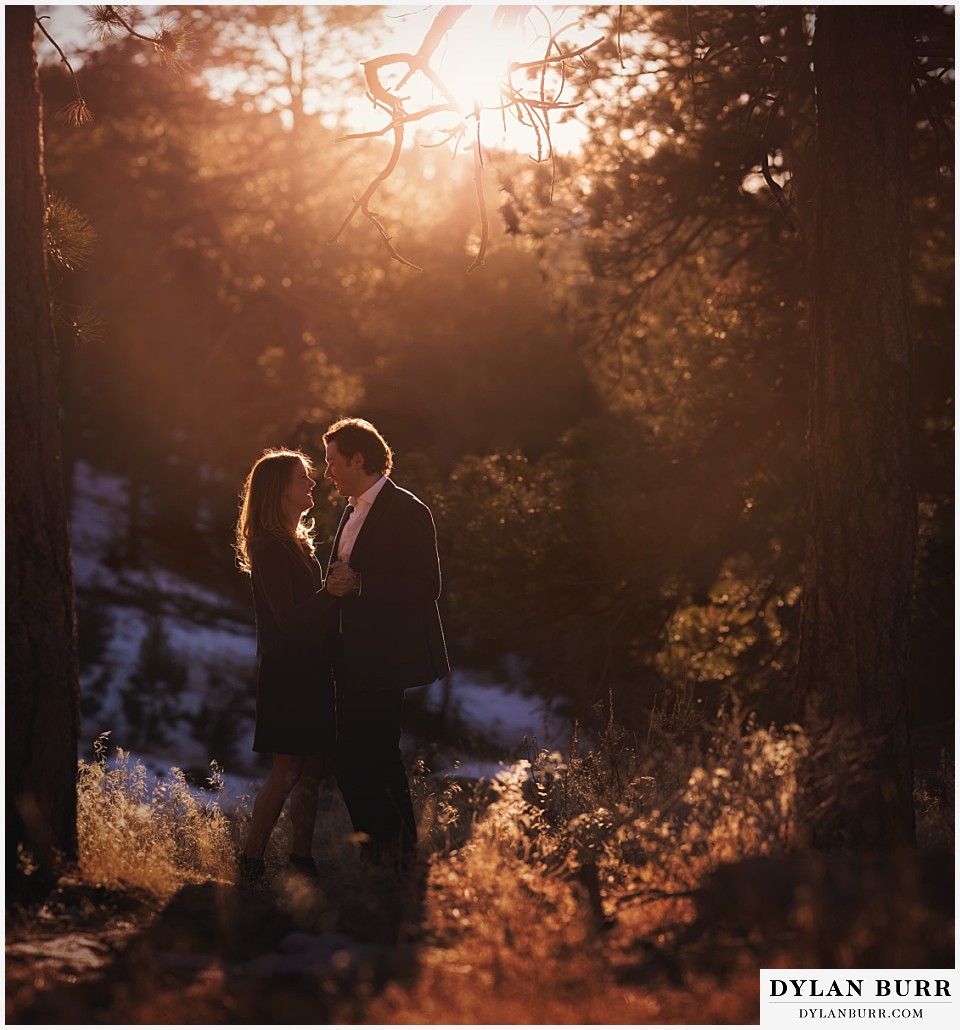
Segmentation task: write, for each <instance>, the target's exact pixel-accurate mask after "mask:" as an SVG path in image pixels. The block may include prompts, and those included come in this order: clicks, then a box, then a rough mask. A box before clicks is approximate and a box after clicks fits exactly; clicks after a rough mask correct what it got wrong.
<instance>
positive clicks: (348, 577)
mask: <svg viewBox="0 0 960 1030" xmlns="http://www.w3.org/2000/svg"><path fill="white" fill-rule="evenodd" d="M356 585H357V574H356V573H355V572H354V571H353V569H351V568H350V566H349V565H348V564H347V563H346V562H342V561H338V562H334V563H333V564H332V565H331V566H330V575H329V576H327V591H328V592H329V593H331V594H333V596H334V597H346V595H347V594H352V593H353V591H354V589H355V588H356Z"/></svg>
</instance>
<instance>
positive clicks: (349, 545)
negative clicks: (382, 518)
mask: <svg viewBox="0 0 960 1030" xmlns="http://www.w3.org/2000/svg"><path fill="white" fill-rule="evenodd" d="M385 482H386V476H381V477H380V478H379V479H378V480H377V481H376V482H375V483H374V484H373V486H371V487H369V488H368V489H366V490H364V492H363V493H362V494H361V495H360V496H359V497H348V498H347V501H348V502H349V504H351V505H352V507H353V511H352V512H350V514H349V516H348V517H347V521H346V523H345V524H344V527H343V532H342V533H341V534H340V544H339V546H338V548H337V559H338V560H339V561H342V562H347V563H349V561H350V555H351V554H352V553H353V545H354V544H355V543H356V540H357V534H358V533H359V532H360V527H361V526H362V525H363V520H364V519H365V518H366V517H367V512H369V511H370V508H371V506H372V505H373V502H374V501H375V500H376V499H377V495H378V494H379V493H380V491H381V490H382V489H383V484H384V483H385Z"/></svg>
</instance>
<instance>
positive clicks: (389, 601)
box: [323, 418, 450, 867]
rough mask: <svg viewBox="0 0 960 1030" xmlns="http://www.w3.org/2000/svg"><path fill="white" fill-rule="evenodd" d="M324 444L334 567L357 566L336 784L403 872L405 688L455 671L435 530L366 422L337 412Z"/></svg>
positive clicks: (346, 608)
mask: <svg viewBox="0 0 960 1030" xmlns="http://www.w3.org/2000/svg"><path fill="white" fill-rule="evenodd" d="M323 442H324V444H325V446H326V469H325V471H324V474H323V476H324V479H328V480H330V481H331V482H332V483H333V485H334V487H335V488H336V490H337V492H338V493H339V494H340V495H341V496H342V497H346V498H348V500H349V503H348V506H347V508H346V510H345V511H344V513H343V517H342V519H341V521H340V527H339V529H338V530H337V535H336V538H335V540H334V543H333V548H332V551H331V554H330V562H329V568H328V571H329V570H334V569H338V570H341V573H342V571H343V570H345V569H348V570H349V572H350V573H351V575H348V576H342V575H341V576H340V577H338V580H339V582H340V583H342V584H343V585H342V586H340V587H337V590H338V591H341V592H342V600H341V607H340V642H339V649H338V652H337V655H336V658H335V662H334V676H335V679H336V683H337V739H338V743H337V761H336V775H337V782H338V784H339V786H340V791H341V793H342V794H343V798H344V801H345V802H346V805H347V810H348V812H349V813H350V818H351V820H352V822H353V828H354V831H355V832H356V833H357V836H358V839H359V840H360V842H361V846H362V847H363V849H364V851H365V852H366V853H367V854H369V855H371V856H372V857H373V858H374V859H376V860H378V861H384V862H387V863H389V864H391V865H394V864H395V865H397V866H399V867H404V866H406V865H408V864H409V862H410V861H411V860H412V858H413V856H414V854H415V851H416V846H417V827H416V820H415V818H414V814H413V806H412V804H411V801H410V789H409V785H408V783H407V776H406V771H405V770H404V766H403V759H402V757H401V753H400V720H401V714H402V710H403V692H404V691H405V690H406V689H407V688H409V687H418V686H423V685H425V684H428V683H433V682H434V681H435V680H438V679H441V678H442V677H444V676H446V674H447V673H448V672H449V671H450V667H449V664H448V662H447V651H446V646H445V644H444V639H443V629H442V627H441V625H440V614H439V611H438V609H437V598H438V597H439V596H440V559H439V557H438V554H437V535H436V529H435V527H434V523H433V516H432V515H431V514H430V509H429V508H428V507H427V506H426V505H425V504H423V502H422V501H420V500H418V499H417V498H416V497H414V495H413V494H412V493H410V492H409V491H407V490H403V489H401V488H400V487H398V486H396V485H395V484H394V483H393V482H392V480H391V479H389V475H390V472H391V470H392V467H393V454H392V452H391V450H390V447H389V446H388V444H387V442H386V440H384V438H383V437H382V436H381V435H380V433H379V432H378V431H377V430H376V429H375V428H374V427H373V426H372V425H371V424H370V423H369V422H366V421H365V420H363V419H355V418H348V419H341V420H340V421H339V422H335V423H334V424H333V425H332V426H330V428H329V429H328V430H327V432H326V433H325V434H324V437H323ZM333 582H334V581H333V580H331V583H333ZM333 589H334V588H333V587H332V586H331V590H333Z"/></svg>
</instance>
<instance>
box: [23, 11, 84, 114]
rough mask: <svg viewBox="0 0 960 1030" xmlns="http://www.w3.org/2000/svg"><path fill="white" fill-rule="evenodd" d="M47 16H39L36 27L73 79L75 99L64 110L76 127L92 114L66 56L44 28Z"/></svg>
mask: <svg viewBox="0 0 960 1030" xmlns="http://www.w3.org/2000/svg"><path fill="white" fill-rule="evenodd" d="M49 17H50V16H49V15H48V14H44V15H41V16H40V17H38V18H37V19H36V22H37V26H38V27H39V29H40V31H41V32H42V33H43V34H44V35H45V36H46V37H47V39H48V40H49V41H50V44H51V45H52V46H53V48H54V50H56V51H57V53H58V54H59V55H60V60H61V61H62V62H63V63H64V64H65V65H66V66H67V71H68V72H70V77H71V78H72V79H73V88H74V89H75V90H76V93H77V99H76V102H75V104H68V105H67V107H66V108H65V109H64V110H70V111H71V120H72V121H73V122H74V123H75V124H76V125H82V124H83V123H84V122H88V121H90V119H91V118H92V117H93V112H92V111H91V110H90V108H89V107H87V102H86V101H85V100H84V99H83V94H82V93H81V92H80V83H79V82H78V81H77V73H76V72H75V71H74V70H73V66H72V65H71V64H70V62H69V61H68V60H67V57H66V54H64V52H63V51H62V50H61V49H60V45H59V44H58V43H57V41H56V40H55V39H54V38H53V36H51V35H50V33H49V32H47V30H46V27H45V26H44V24H43V23H44V21H46V20H48V19H49Z"/></svg>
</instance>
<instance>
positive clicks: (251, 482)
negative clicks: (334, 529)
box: [234, 447, 314, 574]
mask: <svg viewBox="0 0 960 1030" xmlns="http://www.w3.org/2000/svg"><path fill="white" fill-rule="evenodd" d="M298 463H299V464H300V465H302V466H303V468H304V469H305V470H306V473H307V475H310V474H311V473H312V472H313V465H312V463H311V461H310V459H309V458H308V457H307V456H306V455H305V454H303V453H301V452H300V451H292V450H288V449H287V448H286V447H277V448H271V449H270V450H266V451H264V452H263V455H262V456H261V457H260V458H258V459H257V461H256V463H255V464H254V466H253V468H252V469H251V470H250V474H249V475H248V476H247V478H246V482H244V484H243V490H242V491H241V493H240V517H239V518H238V519H237V540H236V544H235V545H234V549H235V550H236V552H237V564H238V565H239V566H240V569H241V571H242V572H246V573H248V574H249V572H250V569H251V563H250V557H251V553H252V551H253V545H254V544H255V543H256V541H257V539H258V538H259V537H261V536H262V535H263V534H264V533H273V534H274V535H275V536H279V537H291V538H292V539H293V540H295V541H297V542H299V543H301V544H302V545H303V546H304V547H305V548H306V549H307V550H308V551H309V552H310V554H313V553H314V550H313V529H314V522H313V519H304V517H303V515H302V514H301V516H300V521H299V522H298V523H297V528H296V530H295V531H294V533H293V534H291V532H290V526H289V523H288V521H287V512H286V510H285V509H284V506H283V494H284V491H285V490H286V489H287V487H288V486H289V485H290V480H291V479H292V477H293V470H294V469H295V468H296V467H297V464H298Z"/></svg>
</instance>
